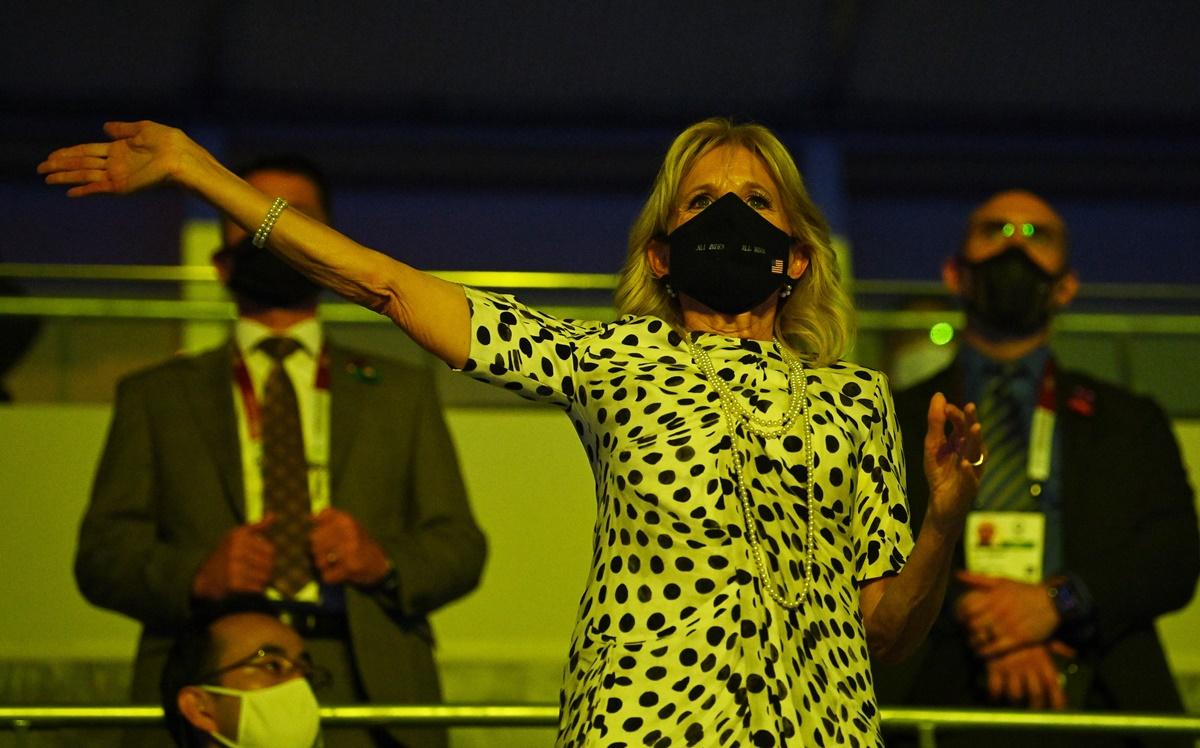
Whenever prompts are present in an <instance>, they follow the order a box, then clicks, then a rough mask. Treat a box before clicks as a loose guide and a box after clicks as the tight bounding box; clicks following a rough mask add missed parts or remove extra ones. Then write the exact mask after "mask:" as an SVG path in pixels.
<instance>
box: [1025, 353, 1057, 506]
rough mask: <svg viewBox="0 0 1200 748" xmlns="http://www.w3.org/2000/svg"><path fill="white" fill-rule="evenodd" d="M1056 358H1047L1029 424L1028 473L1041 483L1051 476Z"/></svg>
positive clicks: (1031, 477) (1032, 478)
mask: <svg viewBox="0 0 1200 748" xmlns="http://www.w3.org/2000/svg"><path fill="white" fill-rule="evenodd" d="M1054 409H1055V404H1054V359H1052V358H1048V359H1046V366H1045V367H1044V368H1043V369H1042V380H1041V384H1040V385H1039V387H1038V401H1037V406H1036V407H1034V409H1033V420H1032V422H1031V423H1030V425H1029V460H1028V462H1027V463H1026V474H1027V475H1028V476H1029V479H1030V480H1032V481H1035V482H1038V483H1041V482H1043V481H1045V480H1046V479H1048V478H1049V477H1050V461H1051V456H1052V454H1053V452H1054Z"/></svg>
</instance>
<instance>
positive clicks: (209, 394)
mask: <svg viewBox="0 0 1200 748" xmlns="http://www.w3.org/2000/svg"><path fill="white" fill-rule="evenodd" d="M193 364H194V365H193V367H192V369H191V370H190V372H189V375H190V377H191V381H190V382H188V383H187V386H185V387H184V388H183V392H184V395H185V397H186V398H187V400H188V406H189V407H190V409H191V412H192V418H193V421H194V423H195V424H196V431H197V432H198V433H199V434H200V436H201V439H202V441H203V442H204V443H205V445H206V446H207V447H208V451H209V455H210V457H211V458H212V460H213V463H214V464H215V465H216V470H217V472H218V474H219V475H220V476H221V482H222V484H223V485H224V487H225V500H226V501H228V502H229V506H230V508H231V509H232V510H233V514H234V516H235V517H237V518H238V521H239V522H245V520H246V506H245V503H246V490H245V487H244V483H243V481H242V457H241V443H240V441H239V438H238V428H237V414H236V413H235V412H234V407H233V375H232V372H233V342H232V341H230V342H229V343H227V344H226V345H224V346H222V347H220V348H218V349H216V350H214V351H210V352H208V353H205V354H202V355H200V356H198V357H196V358H195V359H194V360H193Z"/></svg>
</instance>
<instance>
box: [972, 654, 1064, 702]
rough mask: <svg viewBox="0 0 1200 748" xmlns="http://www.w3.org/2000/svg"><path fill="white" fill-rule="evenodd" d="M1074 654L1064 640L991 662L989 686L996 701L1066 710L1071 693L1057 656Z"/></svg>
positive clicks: (1001, 657) (988, 663)
mask: <svg viewBox="0 0 1200 748" xmlns="http://www.w3.org/2000/svg"><path fill="white" fill-rule="evenodd" d="M1055 654H1057V655H1062V656H1064V657H1073V656H1074V655H1075V651H1074V650H1073V649H1071V648H1070V647H1068V646H1067V645H1065V644H1063V643H1061V642H1051V643H1049V644H1035V645H1033V646H1029V647H1022V648H1021V649H1014V650H1012V651H1011V652H1008V653H1006V654H1002V655H1000V656H998V657H994V658H992V659H990V660H988V661H987V663H986V665H987V689H988V695H989V696H990V697H991V698H992V700H993V701H1007V702H1008V703H1009V704H1012V705H1013V706H1028V707H1030V708H1031V709H1046V708H1049V709H1066V708H1067V695H1066V692H1065V691H1064V690H1063V681H1062V678H1061V677H1060V675H1059V672H1058V666H1057V665H1056V664H1055V662H1054V657H1053V655H1055Z"/></svg>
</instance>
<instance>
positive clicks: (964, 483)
mask: <svg viewBox="0 0 1200 748" xmlns="http://www.w3.org/2000/svg"><path fill="white" fill-rule="evenodd" d="M947 423H949V424H950V434H949V435H947V434H946V424H947ZM927 424H928V431H926V433H925V477H926V478H927V479H928V481H929V510H928V513H927V515H926V521H927V522H928V521H932V522H934V523H936V524H937V525H938V526H939V527H941V528H944V529H952V530H953V533H954V534H956V535H957V533H959V532H961V531H962V523H963V521H964V520H965V519H966V516H967V511H968V510H969V509H970V507H971V500H972V499H974V498H975V494H976V493H978V492H979V478H980V476H981V475H982V474H983V460H984V451H983V433H982V430H981V427H980V425H979V420H978V418H977V416H976V413H975V405H974V403H970V404H968V405H967V407H966V408H963V409H960V408H958V407H957V406H955V405H953V404H951V403H949V402H947V401H946V396H945V395H943V394H942V393H940V392H939V393H937V394H936V395H934V396H933V398H932V399H930V401H929V413H928V416H927Z"/></svg>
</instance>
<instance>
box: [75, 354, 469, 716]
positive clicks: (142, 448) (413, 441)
mask: <svg viewBox="0 0 1200 748" xmlns="http://www.w3.org/2000/svg"><path fill="white" fill-rule="evenodd" d="M233 350H234V348H233V344H232V343H227V344H226V345H224V346H222V347H220V348H217V349H215V350H212V351H209V352H207V353H203V354H201V355H198V356H195V357H180V358H176V359H173V360H170V361H168V362H166V363H163V364H161V365H158V366H156V367H153V368H151V369H148V370H146V371H143V372H140V373H137V374H134V375H131V376H130V377H128V378H126V379H124V380H123V381H122V382H121V383H120V384H119V386H118V388H117V396H116V402H115V405H114V411H113V419H112V424H111V426H110V430H109V434H108V442H107V444H106V446H105V449H104V454H103V457H102V459H101V461H100V466H99V469H98V472H97V474H96V480H95V484H94V486H93V490H92V497H91V503H90V505H89V506H88V509H87V512H86V514H85V516H84V518H83V523H82V526H81V529H80V534H79V548H78V552H77V555H76V558H75V577H76V580H77V582H78V584H79V588H80V590H81V591H82V592H83V594H84V596H85V597H86V598H87V599H88V600H89V601H91V602H92V603H94V604H96V605H99V606H101V607H104V608H109V609H112V610H115V611H118V612H120V613H124V614H126V615H128V616H131V617H133V618H135V619H137V620H138V621H140V622H141V623H142V624H143V631H142V636H141V640H140V642H139V646H138V658H137V662H136V664H135V673H134V694H135V697H141V698H142V699H149V700H152V701H157V683H158V677H159V676H158V674H159V672H160V671H161V667H162V662H163V660H164V657H165V651H166V648H167V646H168V644H169V641H170V638H171V637H172V635H173V633H174V631H175V629H176V627H177V626H178V625H179V624H180V623H181V622H183V621H184V620H185V619H186V618H187V617H188V615H189V612H190V610H191V599H190V588H191V583H192V579H193V577H194V576H195V574H196V571H197V569H198V568H199V566H200V564H201V562H202V561H203V560H204V559H205V558H206V557H207V555H208V554H209V553H210V552H211V551H212V550H213V549H214V548H215V547H216V546H217V543H218V541H219V539H220V538H221V536H222V535H223V534H224V533H225V532H227V531H228V530H229V529H230V528H232V527H234V526H235V525H238V524H242V523H244V522H245V514H244V507H243V504H244V490H243V485H242V468H241V465H242V463H241V455H240V447H239V442H238V430H237V421H236V418H237V416H236V413H235V410H234V403H233V396H232V374H231V372H232V365H233V364H232V362H233ZM329 355H330V384H329V387H330V410H331V414H330V455H329V460H330V465H329V470H330V501H331V503H332V505H333V506H336V507H338V508H340V509H342V510H344V511H346V512H348V513H349V514H351V515H353V516H354V517H355V518H356V519H357V520H358V521H359V522H361V523H362V524H363V525H364V526H365V527H366V528H367V529H368V530H369V531H370V532H371V534H372V535H373V536H374V537H375V539H376V540H377V541H378V542H379V543H380V544H381V545H382V546H383V547H384V549H385V550H386V552H387V554H388V555H389V557H390V558H391V559H392V562H393V563H394V564H395V568H396V572H397V578H398V580H399V596H398V599H390V600H389V599H386V598H383V597H382V596H381V597H373V596H371V595H369V594H366V593H364V592H363V591H360V590H358V589H357V588H355V587H353V586H351V585H347V586H346V609H347V610H346V612H347V617H348V623H349V629H350V636H351V644H352V649H353V652H354V655H355V661H356V665H357V668H358V671H359V674H360V676H361V680H362V685H363V687H364V689H365V690H366V692H367V694H368V696H369V697H370V698H371V700H372V701H376V702H380V703H404V702H436V701H439V700H440V689H439V685H438V677H437V671H436V669H435V666H434V662H433V656H432V647H433V643H434V642H433V635H432V633H431V631H430V628H429V623H428V621H427V620H426V615H427V614H428V613H429V612H430V611H433V610H434V609H436V608H438V607H439V606H441V605H444V604H445V603H447V602H450V601H451V600H454V599H455V598H458V597H460V596H462V595H464V594H466V593H467V592H469V591H470V590H471V589H473V588H474V587H475V585H476V583H477V582H478V580H479V576H480V573H481V570H482V567H483V561H484V557H485V542H484V538H483V534H482V533H481V532H480V530H479V528H478V527H477V526H476V524H475V521H474V519H473V518H472V516H471V511H470V508H469V507H468V504H467V498H466V492H465V490H464V488H463V484H462V479H461V477H460V474H459V470H458V463H457V458H456V456H455V452H454V446H453V444H452V443H451V441H450V437H449V433H448V432H447V430H446V426H445V423H444V421H443V419H442V413H441V409H440V406H439V401H438V399H437V395H436V391H435V389H434V384H433V381H432V378H431V377H430V375H429V374H428V373H427V372H425V371H423V370H420V369H417V368H415V367H411V366H408V365H405V364H401V363H398V362H393V361H388V360H384V359H379V358H375V357H368V356H365V355H361V354H356V353H354V352H353V351H349V350H346V349H343V348H340V347H338V346H335V345H332V344H331V345H330V346H329ZM368 363H369V367H368ZM372 369H373V371H372Z"/></svg>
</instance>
